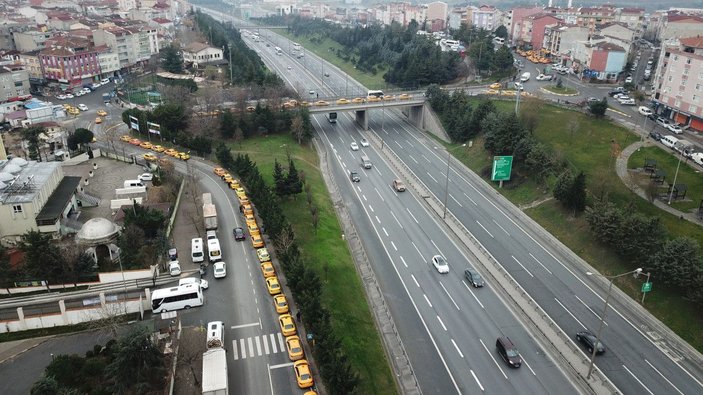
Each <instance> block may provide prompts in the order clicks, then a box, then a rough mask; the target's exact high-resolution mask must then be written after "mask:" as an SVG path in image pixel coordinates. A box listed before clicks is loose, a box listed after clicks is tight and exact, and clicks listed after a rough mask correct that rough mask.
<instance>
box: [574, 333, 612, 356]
mask: <svg viewBox="0 0 703 395" xmlns="http://www.w3.org/2000/svg"><path fill="white" fill-rule="evenodd" d="M576 340H578V341H579V342H580V343H581V344H583V345H584V346H586V350H588V352H589V354H590V353H592V352H593V345H594V344H596V336H595V335H594V334H593V333H591V332H589V331H583V332H579V333H577V334H576ZM604 352H605V346H604V345H603V342H602V341H598V347H597V348H596V354H603V353H604Z"/></svg>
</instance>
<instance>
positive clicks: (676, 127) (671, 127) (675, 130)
mask: <svg viewBox="0 0 703 395" xmlns="http://www.w3.org/2000/svg"><path fill="white" fill-rule="evenodd" d="M667 129H669V130H670V131H671V132H673V133H674V134H682V133H683V129H682V128H681V125H679V124H678V123H672V124H670V125H669V126H667Z"/></svg>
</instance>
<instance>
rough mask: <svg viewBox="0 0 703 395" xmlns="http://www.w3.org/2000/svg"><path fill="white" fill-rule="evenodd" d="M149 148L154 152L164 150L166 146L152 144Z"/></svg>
mask: <svg viewBox="0 0 703 395" xmlns="http://www.w3.org/2000/svg"><path fill="white" fill-rule="evenodd" d="M151 150H152V151H154V152H164V151H165V150H166V148H164V147H162V146H160V145H152V146H151Z"/></svg>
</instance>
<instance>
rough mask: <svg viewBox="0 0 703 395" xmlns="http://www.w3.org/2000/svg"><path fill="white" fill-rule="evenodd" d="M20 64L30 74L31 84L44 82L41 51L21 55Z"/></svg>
mask: <svg viewBox="0 0 703 395" xmlns="http://www.w3.org/2000/svg"><path fill="white" fill-rule="evenodd" d="M19 57H20V59H19V62H20V64H21V65H22V67H24V69H25V70H26V71H27V74H29V82H30V83H39V82H41V81H43V80H44V74H42V69H41V63H39V51H31V52H24V53H20V55H19Z"/></svg>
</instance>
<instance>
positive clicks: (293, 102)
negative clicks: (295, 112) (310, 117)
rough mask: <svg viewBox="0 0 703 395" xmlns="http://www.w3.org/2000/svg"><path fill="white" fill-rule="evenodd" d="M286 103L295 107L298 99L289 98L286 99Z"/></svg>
mask: <svg viewBox="0 0 703 395" xmlns="http://www.w3.org/2000/svg"><path fill="white" fill-rule="evenodd" d="M287 103H288V105H289V106H291V107H297V106H298V101H297V100H295V99H290V100H288V101H287Z"/></svg>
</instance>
